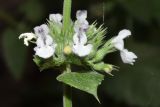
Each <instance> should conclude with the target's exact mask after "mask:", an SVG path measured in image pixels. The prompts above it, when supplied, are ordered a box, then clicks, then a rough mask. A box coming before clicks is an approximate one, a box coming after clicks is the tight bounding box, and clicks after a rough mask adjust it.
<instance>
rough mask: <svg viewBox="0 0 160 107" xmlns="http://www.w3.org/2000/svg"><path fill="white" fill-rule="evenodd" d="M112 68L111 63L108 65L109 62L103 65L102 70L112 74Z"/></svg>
mask: <svg viewBox="0 0 160 107" xmlns="http://www.w3.org/2000/svg"><path fill="white" fill-rule="evenodd" d="M112 70H113V66H112V65H109V64H106V66H105V68H104V71H105V72H106V73H107V74H109V75H111V76H113V74H112V73H111V72H112Z"/></svg>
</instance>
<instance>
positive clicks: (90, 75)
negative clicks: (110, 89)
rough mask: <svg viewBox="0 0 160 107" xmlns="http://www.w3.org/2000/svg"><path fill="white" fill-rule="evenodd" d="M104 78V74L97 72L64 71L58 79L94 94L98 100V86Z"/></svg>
mask: <svg viewBox="0 0 160 107" xmlns="http://www.w3.org/2000/svg"><path fill="white" fill-rule="evenodd" d="M103 79H104V76H103V75H102V74H99V73H96V72H85V73H84V72H83V73H78V72H70V73H63V74H61V75H60V76H58V77H57V80H58V81H60V82H63V83H65V84H68V85H70V86H72V87H74V88H77V89H80V90H82V91H85V92H87V93H89V94H92V95H93V96H94V97H95V98H96V99H97V100H98V101H99V99H98V96H97V88H98V86H99V85H100V84H101V82H102V80H103Z"/></svg>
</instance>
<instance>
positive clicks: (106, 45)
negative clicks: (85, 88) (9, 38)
mask: <svg viewBox="0 0 160 107" xmlns="http://www.w3.org/2000/svg"><path fill="white" fill-rule="evenodd" d="M76 18H77V20H76V21H75V22H71V24H70V25H69V26H68V27H69V29H68V31H67V32H63V23H62V19H63V16H62V15H61V14H51V15H49V20H48V23H47V24H42V25H40V26H37V27H35V28H34V33H23V34H21V35H20V36H19V39H22V38H24V44H25V45H26V46H28V45H29V42H31V43H35V44H36V46H35V48H34V51H35V56H34V61H35V62H36V64H37V65H38V66H39V67H40V68H41V69H42V70H43V69H47V68H50V67H55V66H61V65H64V64H66V63H70V64H75V65H80V66H81V65H85V66H89V67H90V68H91V69H94V70H97V71H105V72H106V73H109V74H111V71H112V70H114V69H116V67H115V66H114V65H111V64H106V63H104V62H103V58H104V57H105V56H106V55H107V54H109V53H112V52H115V51H116V50H119V51H120V56H121V58H122V61H123V62H124V63H128V64H132V65H133V63H134V62H135V59H136V58H137V56H136V55H135V54H134V53H133V52H129V51H128V50H127V49H125V48H124V39H125V38H126V37H129V36H130V35H131V32H130V31H129V30H121V31H120V32H119V34H118V36H116V37H114V38H112V39H110V40H108V41H107V42H105V41H104V40H103V38H104V36H105V34H106V29H103V26H100V27H98V28H97V27H96V25H97V24H96V22H95V23H93V24H91V25H89V22H88V21H87V11H86V10H83V11H80V10H79V11H77V14H76Z"/></svg>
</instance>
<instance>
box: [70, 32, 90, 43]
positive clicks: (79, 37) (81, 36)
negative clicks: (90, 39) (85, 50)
mask: <svg viewBox="0 0 160 107" xmlns="http://www.w3.org/2000/svg"><path fill="white" fill-rule="evenodd" d="M73 42H74V44H81V45H84V44H86V43H87V36H86V34H85V33H83V32H82V33H75V34H74V36H73Z"/></svg>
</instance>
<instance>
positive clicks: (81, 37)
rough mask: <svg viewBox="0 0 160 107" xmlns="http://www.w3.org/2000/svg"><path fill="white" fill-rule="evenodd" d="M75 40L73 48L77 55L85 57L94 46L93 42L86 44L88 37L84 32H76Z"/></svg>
mask: <svg viewBox="0 0 160 107" xmlns="http://www.w3.org/2000/svg"><path fill="white" fill-rule="evenodd" d="M73 41H74V45H73V48H72V50H73V52H74V53H75V54H76V55H78V56H80V57H84V56H87V55H89V54H90V52H91V50H92V47H93V46H92V45H91V44H88V45H85V44H86V43H87V37H86V34H85V33H84V32H81V33H75V35H74V36H73Z"/></svg>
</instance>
